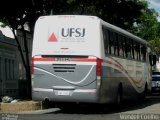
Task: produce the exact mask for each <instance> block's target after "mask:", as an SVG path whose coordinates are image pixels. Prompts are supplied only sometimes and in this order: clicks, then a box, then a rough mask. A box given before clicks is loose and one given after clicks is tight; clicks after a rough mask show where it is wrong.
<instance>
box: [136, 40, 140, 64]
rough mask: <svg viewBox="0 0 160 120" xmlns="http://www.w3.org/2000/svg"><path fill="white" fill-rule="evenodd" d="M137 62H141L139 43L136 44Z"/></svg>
mask: <svg viewBox="0 0 160 120" xmlns="http://www.w3.org/2000/svg"><path fill="white" fill-rule="evenodd" d="M136 56H137V58H136V60H139V61H140V45H139V43H136Z"/></svg>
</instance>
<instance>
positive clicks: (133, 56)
mask: <svg viewBox="0 0 160 120" xmlns="http://www.w3.org/2000/svg"><path fill="white" fill-rule="evenodd" d="M131 54H132V59H135V55H134V41H133V40H132V39H131Z"/></svg>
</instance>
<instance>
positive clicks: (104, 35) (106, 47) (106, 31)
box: [102, 26, 109, 54]
mask: <svg viewBox="0 0 160 120" xmlns="http://www.w3.org/2000/svg"><path fill="white" fill-rule="evenodd" d="M102 30H103V40H104V49H105V54H108V53H109V42H108V41H109V35H108V30H107V28H105V27H104V26H102Z"/></svg>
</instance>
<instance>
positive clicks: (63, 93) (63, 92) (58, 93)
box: [57, 90, 70, 95]
mask: <svg viewBox="0 0 160 120" xmlns="http://www.w3.org/2000/svg"><path fill="white" fill-rule="evenodd" d="M57 95H70V91H64V90H60V91H57Z"/></svg>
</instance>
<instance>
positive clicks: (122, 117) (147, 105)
mask: <svg viewBox="0 0 160 120" xmlns="http://www.w3.org/2000/svg"><path fill="white" fill-rule="evenodd" d="M5 118H10V119H5ZM13 118H14V119H13ZM0 119H2V120H160V96H149V97H147V99H146V100H145V101H143V102H137V101H134V102H133V101H132V102H131V101H130V102H125V103H124V104H123V105H122V107H118V106H115V105H108V106H105V107H104V106H103V108H102V107H99V108H97V106H92V107H91V109H88V108H87V107H82V109H80V110H72V111H67V112H66V111H62V110H60V109H59V108H51V109H47V110H42V111H36V112H32V113H30V112H28V113H27V112H25V113H22V114H2V115H1V117H0Z"/></svg>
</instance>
